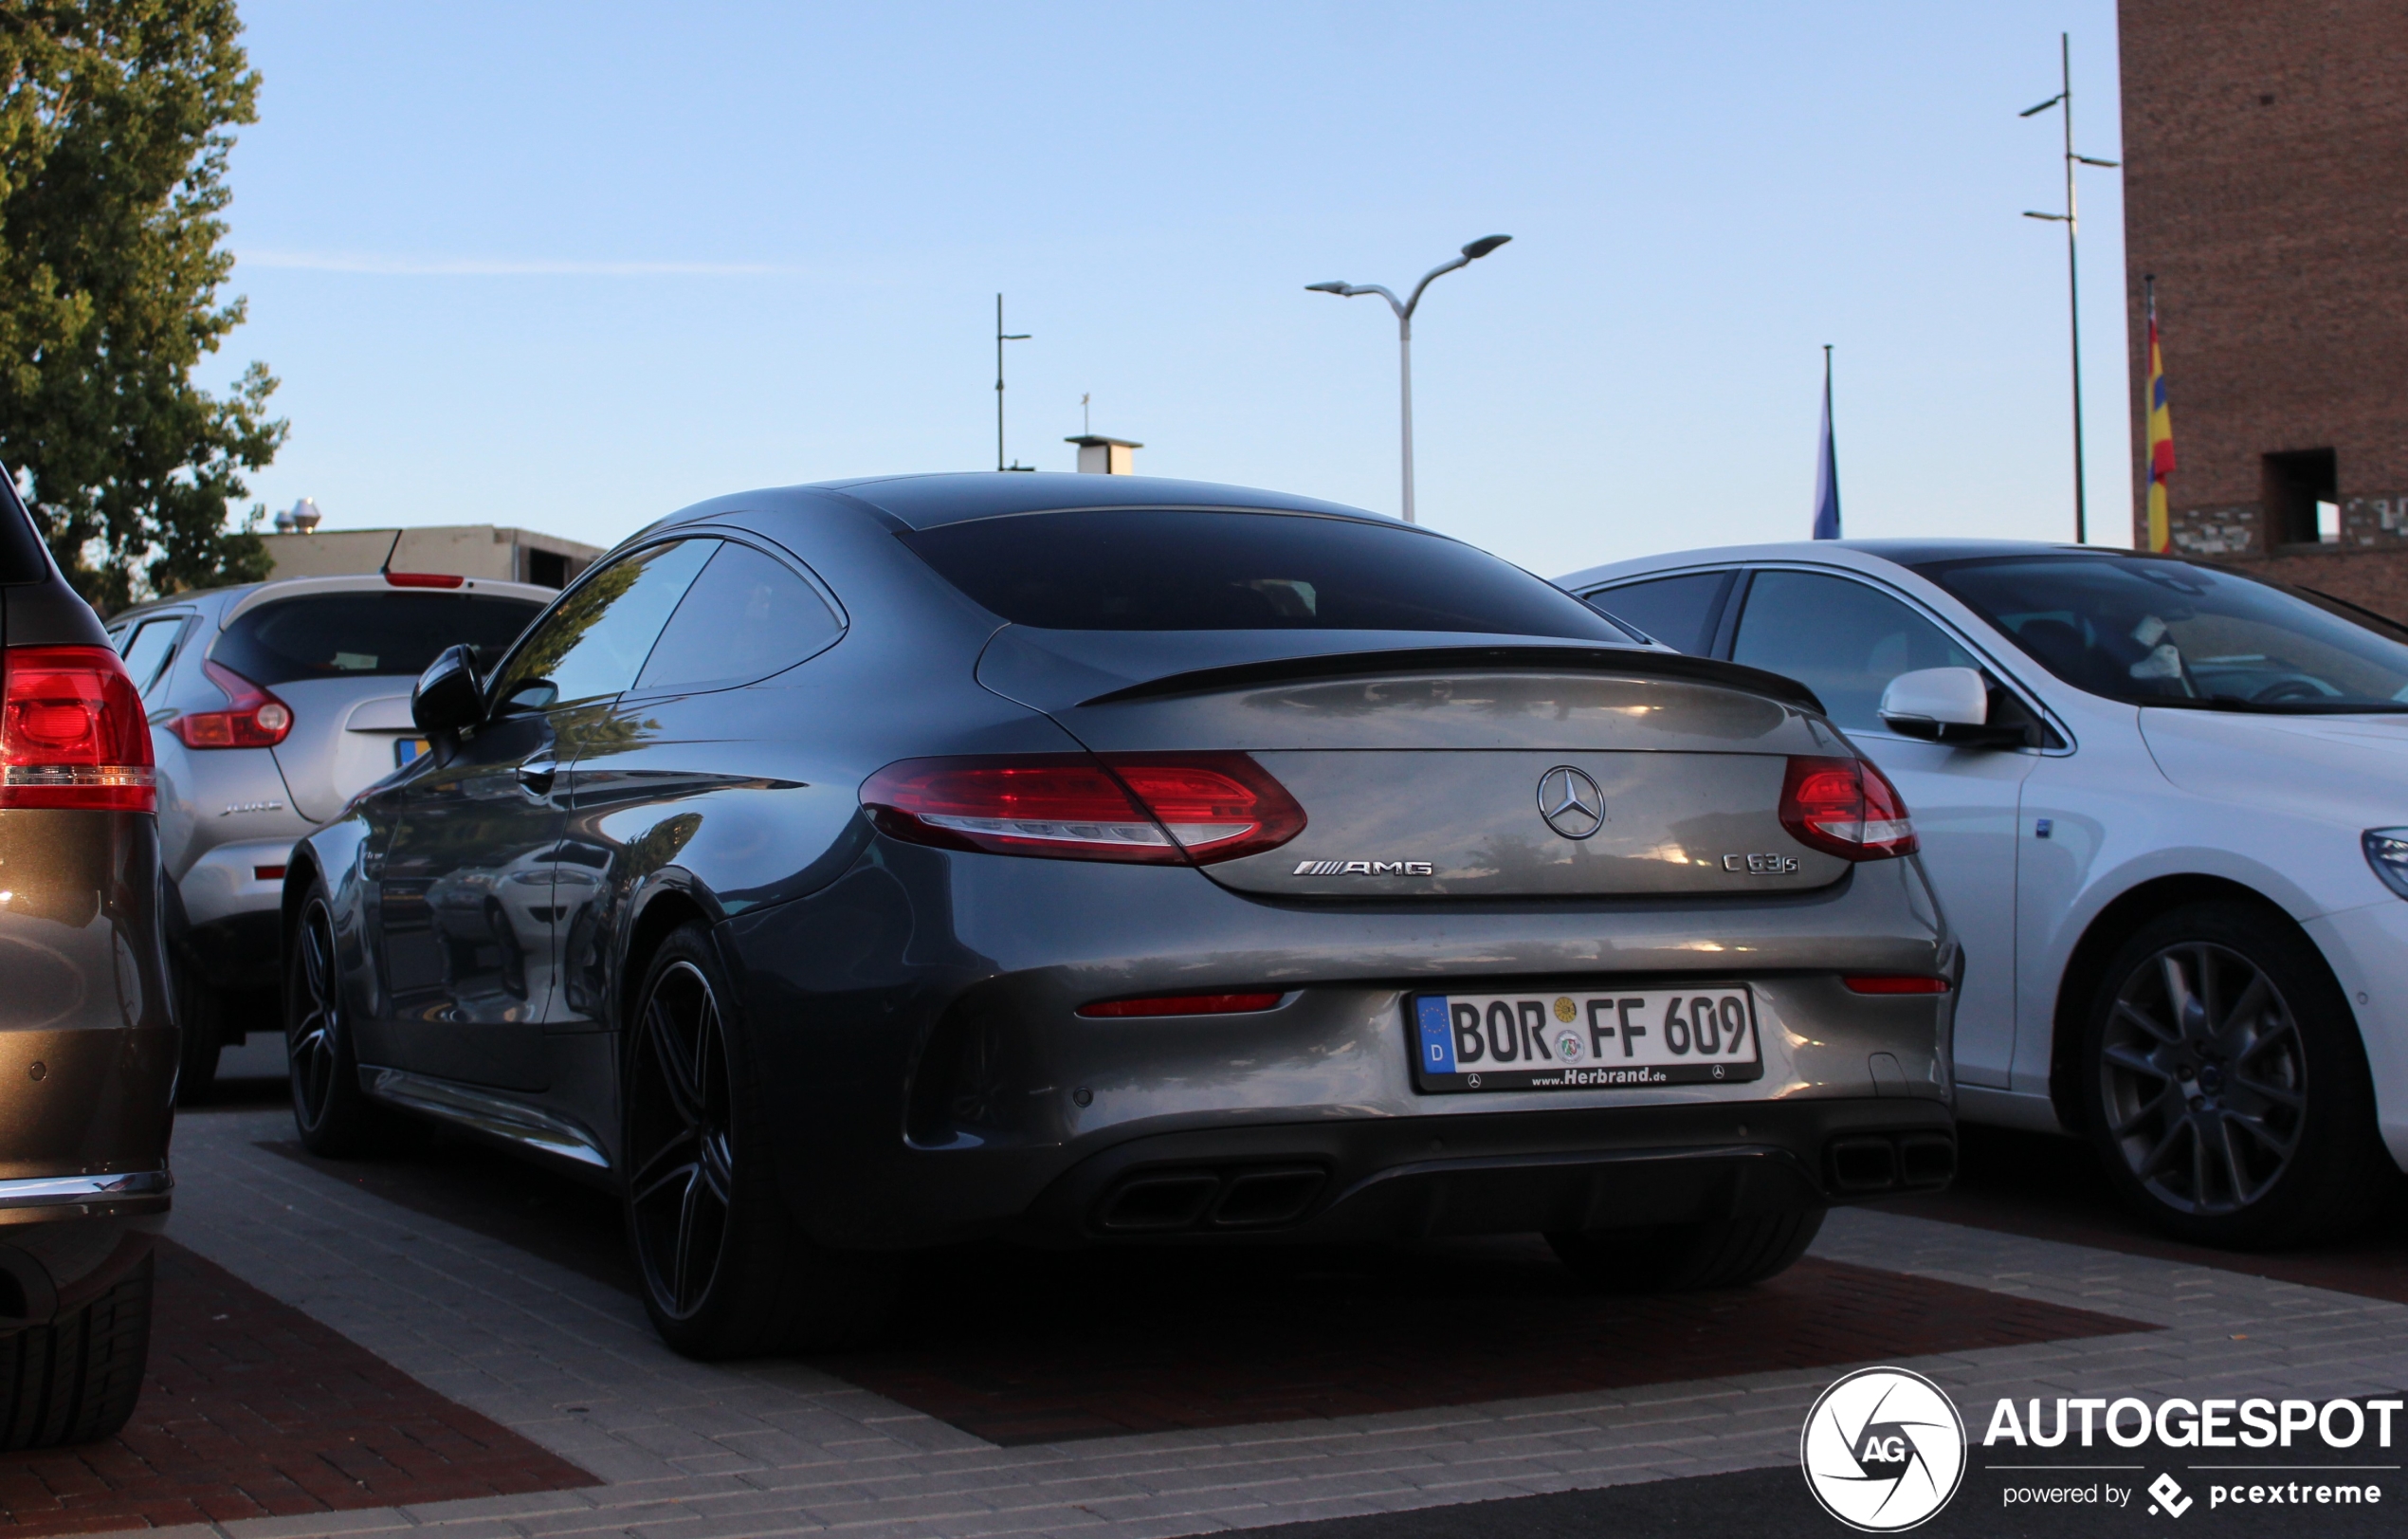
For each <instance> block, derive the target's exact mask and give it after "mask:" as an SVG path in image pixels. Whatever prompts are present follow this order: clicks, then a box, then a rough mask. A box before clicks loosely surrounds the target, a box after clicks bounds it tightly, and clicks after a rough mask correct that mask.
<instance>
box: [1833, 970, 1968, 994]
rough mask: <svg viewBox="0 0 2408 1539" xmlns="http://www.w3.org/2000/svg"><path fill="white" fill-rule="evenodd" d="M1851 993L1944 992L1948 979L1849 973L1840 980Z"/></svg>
mask: <svg viewBox="0 0 2408 1539" xmlns="http://www.w3.org/2000/svg"><path fill="white" fill-rule="evenodd" d="M1840 981H1841V982H1842V983H1845V984H1847V985H1848V990H1849V992H1850V993H1852V994H1945V993H1947V992H1948V980H1946V979H1944V978H1921V977H1916V976H1914V975H1911V974H1906V975H1900V974H1893V973H1851V974H1849V975H1848V976H1846V977H1844V978H1842V979H1841V980H1840Z"/></svg>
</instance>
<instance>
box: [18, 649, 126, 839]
mask: <svg viewBox="0 0 2408 1539" xmlns="http://www.w3.org/2000/svg"><path fill="white" fill-rule="evenodd" d="M0 807H74V808H82V809H85V810H97V811H102V812H129V813H149V812H156V811H157V810H158V792H157V791H156V790H155V787H154V785H153V781H152V775H151V729H150V726H149V725H148V724H146V723H145V722H144V720H143V717H142V701H141V698H140V697H139V696H137V694H136V693H135V692H134V681H133V680H132V679H130V678H128V677H126V672H125V664H124V663H123V661H121V660H120V659H119V657H118V654H117V653H116V652H114V651H111V650H109V649H108V648H106V647H11V648H9V649H8V650H7V651H5V652H0Z"/></svg>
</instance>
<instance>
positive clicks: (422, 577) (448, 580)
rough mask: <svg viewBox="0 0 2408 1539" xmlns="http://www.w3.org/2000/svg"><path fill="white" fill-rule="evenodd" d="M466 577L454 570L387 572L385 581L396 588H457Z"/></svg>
mask: <svg viewBox="0 0 2408 1539" xmlns="http://www.w3.org/2000/svg"><path fill="white" fill-rule="evenodd" d="M467 580H468V579H467V578H466V577H462V576H460V575H459V574H458V573H456V572H388V573H386V574H385V581H386V582H388V583H390V584H392V586H393V587H396V588H457V587H459V586H460V585H461V584H463V583H465V582H466V581H467Z"/></svg>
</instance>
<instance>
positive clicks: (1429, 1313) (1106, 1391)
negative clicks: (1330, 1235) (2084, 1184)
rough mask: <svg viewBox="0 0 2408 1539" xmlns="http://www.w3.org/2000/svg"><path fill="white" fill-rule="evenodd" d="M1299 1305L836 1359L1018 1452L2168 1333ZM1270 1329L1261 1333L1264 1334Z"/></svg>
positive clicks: (1950, 1305)
mask: <svg viewBox="0 0 2408 1539" xmlns="http://www.w3.org/2000/svg"><path fill="white" fill-rule="evenodd" d="M1292 1303H1293V1301H1292V1300H1283V1299H1277V1298H1266V1299H1264V1300H1263V1301H1262V1304H1261V1307H1260V1308H1259V1309H1253V1310H1250V1308H1249V1306H1248V1304H1247V1303H1246V1302H1245V1301H1243V1300H1235V1301H1231V1305H1230V1307H1229V1308H1227V1309H1224V1310H1207V1311H1205V1312H1206V1313H1207V1314H1208V1315H1210V1316H1211V1317H1210V1318H1204V1319H1197V1318H1195V1317H1194V1316H1187V1317H1184V1318H1183V1317H1182V1312H1181V1311H1176V1310H1174V1311H1170V1312H1168V1313H1167V1314H1164V1315H1158V1316H1155V1317H1152V1318H1146V1317H1144V1316H1143V1315H1142V1314H1141V1313H1140V1314H1138V1315H1119V1316H1113V1315H1107V1316H1105V1317H1104V1318H1102V1319H1100V1320H1090V1321H1089V1322H1087V1323H1085V1324H1084V1325H1080V1324H1075V1323H1073V1322H1070V1321H1067V1320H1054V1321H1050V1322H1048V1323H1047V1324H1045V1325H1043V1326H1040V1327H1039V1328H1036V1329H1034V1330H1032V1331H1031V1332H1029V1333H1026V1334H1020V1335H1004V1336H999V1337H998V1336H995V1335H988V1336H987V1337H986V1338H985V1339H984V1340H976V1341H972V1342H960V1341H955V1342H951V1343H947V1344H944V1345H942V1346H932V1347H929V1348H923V1349H917V1350H908V1351H884V1352H863V1353H857V1354H848V1355H846V1356H843V1357H831V1358H827V1359H823V1360H822V1361H823V1364H824V1365H825V1366H827V1367H829V1368H830V1369H831V1370H833V1371H834V1372H837V1373H840V1374H842V1375H843V1376H844V1377H845V1378H846V1379H848V1380H849V1381H851V1382H852V1383H856V1384H859V1385H860V1386H861V1387H862V1388H864V1389H867V1390H870V1391H872V1392H874V1393H876V1394H880V1395H884V1396H885V1397H886V1398H888V1399H889V1400H895V1401H900V1402H903V1404H905V1405H908V1406H911V1407H913V1408H914V1409H916V1410H921V1411H925V1412H927V1413H928V1414H929V1415H931V1416H934V1417H937V1418H939V1420H945V1421H949V1422H951V1423H953V1424H954V1425H955V1426H957V1427H959V1428H961V1429H962V1430H963V1431H965V1432H969V1433H972V1434H974V1435H975V1436H976V1437H980V1438H986V1439H987V1440H988V1441H990V1442H994V1443H1000V1444H1003V1445H1005V1446H1007V1447H1009V1446H1012V1445H1014V1444H1023V1443H1033V1442H1053V1441H1060V1440H1064V1439H1069V1438H1104V1437H1114V1436H1119V1435H1122V1434H1125V1433H1137V1432H1163V1431H1171V1430H1176V1429H1179V1428H1188V1427H1218V1426H1237V1425H1243V1424H1247V1423H1251V1422H1260V1421H1294V1420H1307V1419H1310V1418H1313V1417H1339V1416H1367V1415H1373V1414H1376V1413H1378V1412H1382V1411H1406V1410H1421V1409H1427V1408H1431V1407H1434V1406H1444V1405H1477V1404H1480V1403H1482V1402H1488V1401H1498V1400H1511V1399H1522V1398H1524V1397H1529V1396H1539V1395H1561V1394H1575V1393H1579V1392H1583V1391H1594V1390H1602V1389H1622V1388H1630V1387H1633V1386H1636V1385H1640V1384H1651V1383H1672V1382H1676V1381H1680V1380H1687V1379H1706V1378H1713V1377H1716V1376H1719V1375H1724V1374H1741V1373H1763V1372H1767V1371H1771V1370H1779V1369H1794V1368H1815V1367H1828V1366H1832V1365H1836V1364H1841V1363H1855V1362H1863V1361H1868V1360H1882V1359H1890V1360H1894V1359H1899V1358H1908V1357H1918V1356H1922V1355H1925V1354H1927V1353H1936V1352H1961V1351H1970V1350H1974V1349H1976V1348H1979V1347H2020V1346H2027V1345H2030V1344H2033V1343H2035V1342H2049V1341H2066V1340H2071V1339H2075V1338H2080V1337H2087V1336H2109V1335H2121V1334H2124V1333H2125V1332H2128V1331H2141V1330H2152V1329H2155V1327H2153V1326H2148V1325H2144V1324H2142V1323H2140V1322H2137V1321H2132V1320H2119V1319H2117V1318H2115V1317H2114V1316H2112V1315H2106V1314H2094V1313H2091V1312H2090V1311H2089V1310H2072V1309H2065V1308H2062V1307H2060V1306H2057V1305H2053V1304H2045V1303H2041V1302H2038V1301H2036V1300H2033V1299H2028V1298H2017V1297H2014V1296H2011V1295H2009V1294H2004V1293H1994V1292H1988V1291H1986V1290H1983V1289H1978V1288H1965V1287H1961V1286H1959V1285H1958V1284H1955V1283H1946V1282H1936V1281H1932V1280H1930V1279H1927V1278H1922V1277H1909V1276H1904V1275H1901V1274H1899V1273H1890V1272H1877V1271H1873V1270H1871V1269H1870V1268H1866V1267H1857V1266H1850V1265H1847V1264H1845V1263H1842V1262H1834V1261H1823V1260H1818V1259H1815V1258H1811V1257H1810V1258H1809V1259H1807V1260H1804V1261H1801V1262H1799V1263H1798V1264H1797V1266H1796V1267H1794V1268H1792V1269H1791V1270H1790V1271H1788V1272H1787V1273H1783V1274H1781V1275H1780V1276H1779V1277H1777V1278H1775V1279H1774V1280H1773V1281H1771V1282H1769V1283H1765V1284H1763V1285H1761V1286H1760V1287H1756V1288H1750V1289H1740V1290H1733V1291H1731V1292H1719V1293H1697V1294H1687V1295H1678V1296H1670V1297H1663V1298H1596V1297H1592V1296H1586V1295H1579V1294H1568V1295H1564V1296H1559V1297H1555V1298H1550V1299H1543V1300H1541V1299H1531V1298H1511V1297H1501V1298H1493V1299H1479V1298H1471V1297H1463V1296H1455V1297H1431V1298H1428V1299H1423V1300H1415V1299H1411V1298H1401V1297H1396V1296H1393V1295H1392V1296H1378V1295H1377V1294H1373V1295H1370V1296H1364V1297H1362V1298H1361V1299H1360V1300H1359V1308H1356V1309H1354V1310H1350V1311H1348V1312H1347V1315H1346V1317H1345V1318H1344V1319H1343V1320H1342V1322H1341V1321H1340V1320H1333V1319H1331V1318H1330V1317H1329V1316H1328V1315H1327V1314H1326V1313H1324V1312H1323V1311H1322V1310H1296V1309H1294V1308H1293V1307H1292ZM1249 1315H1250V1316H1251V1317H1250V1318H1249V1317H1248V1316H1249Z"/></svg>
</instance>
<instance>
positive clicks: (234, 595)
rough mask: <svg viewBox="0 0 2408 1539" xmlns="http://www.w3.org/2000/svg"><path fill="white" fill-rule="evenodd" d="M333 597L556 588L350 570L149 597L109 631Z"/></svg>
mask: <svg viewBox="0 0 2408 1539" xmlns="http://www.w3.org/2000/svg"><path fill="white" fill-rule="evenodd" d="M339 593H402V594H415V593H435V594H468V593H474V594H480V595H484V596H486V597H499V598H518V599H525V600H531V601H532V602H535V603H537V604H548V603H550V602H552V600H553V599H554V598H556V597H557V596H559V590H558V589H556V588H546V587H542V586H539V585H538V584H536V583H532V582H505V581H502V579H500V578H498V577H463V578H461V579H460V586H459V587H457V588H432V587H428V588H420V587H411V586H407V585H404V584H401V583H393V582H388V581H386V580H385V575H384V574H383V573H381V572H352V573H344V574H342V575H341V576H338V577H270V578H269V579H268V580H267V581H265V582H245V583H237V584H235V585H233V586H231V587H226V588H188V589H186V590H185V591H184V592H182V593H177V594H170V595H167V596H166V597H165V598H154V599H152V600H150V601H149V602H147V603H142V604H135V605H131V606H129V607H127V608H125V609H121V610H119V611H118V612H117V613H116V614H112V615H110V616H109V624H110V626H111V627H113V628H114V627H116V626H119V625H123V624H125V623H126V622H128V621H130V620H138V619H141V618H142V617H143V616H145V615H148V614H156V613H158V612H159V611H162V610H170V609H175V608H178V607H180V606H183V605H188V604H199V605H204V606H210V605H214V606H215V607H216V608H217V611H218V626H219V629H221V630H222V629H224V628H225V627H226V626H228V625H230V624H232V623H233V621H234V618H235V616H237V615H239V614H243V613H244V612H245V611H247V610H252V609H256V608H258V607H259V606H260V605H262V604H265V603H267V602H269V601H271V600H274V599H279V598H298V597H301V596H302V595H308V594H339Z"/></svg>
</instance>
